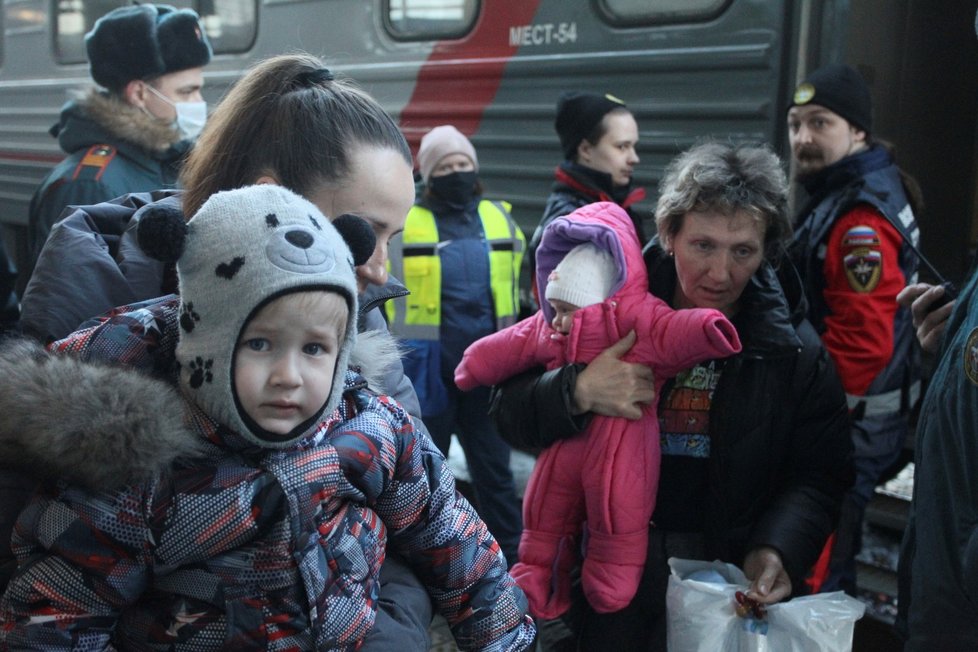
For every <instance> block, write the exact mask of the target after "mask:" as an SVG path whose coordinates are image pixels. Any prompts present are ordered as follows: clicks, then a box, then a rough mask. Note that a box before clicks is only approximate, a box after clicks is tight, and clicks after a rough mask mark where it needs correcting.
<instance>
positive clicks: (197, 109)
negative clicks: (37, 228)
mask: <svg viewBox="0 0 978 652" xmlns="http://www.w3.org/2000/svg"><path fill="white" fill-rule="evenodd" d="M146 88H148V89H149V90H151V91H153V95H155V96H156V97H158V98H160V99H161V100H163V101H164V102H166V103H167V104H169V105H170V106H172V107H173V110H174V111H176V112H177V119H176V120H175V121H174V126H175V127H176V128H177V131H178V132H180V135H181V136H183V137H184V138H189V139H194V138H196V137H197V136H199V135H200V132H201V130H202V129H203V128H204V123H205V122H207V102H204V101H203V100H202V101H200V102H174V101H173V100H171V99H170V98H168V97H167V96H166V95H164V94H163V93H161V92H159V91H158V90H156V89H155V88H153V87H152V86H150V85H149V84H146Z"/></svg>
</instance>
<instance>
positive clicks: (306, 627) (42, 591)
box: [0, 185, 535, 650]
mask: <svg viewBox="0 0 978 652" xmlns="http://www.w3.org/2000/svg"><path fill="white" fill-rule="evenodd" d="M334 225H335V227H334ZM139 228H140V240H141V241H143V242H144V243H145V244H146V247H147V249H148V250H151V251H154V252H155V253H156V255H158V256H159V257H162V258H164V259H171V260H172V259H175V260H176V266H177V273H178V275H179V281H180V301H181V307H180V310H181V314H180V336H179V341H178V342H177V344H176V358H177V360H178V363H179V371H178V375H179V391H180V393H181V394H182V400H181V398H180V397H179V396H178V395H177V394H176V393H175V392H174V391H173V389H172V387H171V385H170V384H169V383H166V382H164V381H161V380H156V379H151V378H148V377H146V376H144V375H142V374H139V373H137V372H134V371H131V370H124V369H119V368H114V367H98V366H95V365H92V364H85V363H83V362H81V361H79V360H78V359H75V358H71V357H68V356H53V355H49V354H47V353H45V352H44V351H43V350H41V349H39V348H37V347H32V346H30V345H28V344H24V343H18V344H15V345H9V346H7V347H6V348H4V349H3V350H0V371H2V372H6V375H4V376H3V378H4V380H2V381H0V383H7V384H8V387H2V386H0V395H2V397H0V408H5V409H9V410H11V412H8V413H7V414H8V417H9V418H7V419H5V423H4V424H2V425H0V453H5V455H4V459H9V460H16V461H17V463H19V464H21V465H23V466H24V467H25V470H28V469H30V468H31V467H32V466H33V467H35V468H37V469H43V473H44V474H45V475H46V477H47V478H49V479H51V480H58V481H59V482H57V483H54V482H51V483H47V484H45V485H44V486H45V487H46V489H45V490H43V491H41V492H39V493H38V494H37V496H36V497H35V498H34V499H33V500H32V502H31V503H30V505H29V506H28V508H27V510H26V511H25V512H24V514H23V516H22V518H21V520H20V521H19V524H18V528H17V535H16V537H15V539H16V543H15V549H16V550H17V551H18V559H19V560H20V562H21V563H20V566H19V568H18V570H17V571H16V572H15V574H14V576H13V578H12V580H11V582H10V584H9V586H8V589H7V591H6V593H5V594H4V596H3V599H2V601H0V618H2V620H3V622H5V623H8V624H9V627H5V628H3V630H2V631H0V647H10V648H11V649H21V648H27V647H45V648H46V649H58V648H64V649H69V648H73V646H76V645H77V644H78V643H79V642H80V641H84V642H85V645H86V647H92V648H93V649H96V648H97V649H102V648H105V647H110V646H114V647H117V648H120V649H128V648H140V649H142V648H149V647H168V648H172V649H185V650H210V649H214V650H217V649H229V648H242V649H243V648H248V649H274V650H280V649H281V650H285V649H296V650H299V649H301V650H312V649H316V650H353V649H357V648H358V647H359V645H360V644H361V643H362V641H363V639H364V637H365V636H366V635H367V634H368V633H369V632H370V629H371V627H372V626H373V623H374V618H375V616H376V603H377V601H378V599H379V598H381V597H382V596H380V595H379V589H380V583H379V580H378V574H379V570H380V566H381V563H382V561H383V560H384V557H385V554H386V551H387V549H388V547H390V549H391V550H396V551H397V552H398V553H400V554H401V555H402V556H403V557H404V558H405V559H406V560H407V562H408V563H409V564H410V566H411V567H412V569H413V570H414V571H415V573H417V575H418V577H419V578H420V579H421V580H422V582H423V583H424V584H425V585H426V586H427V588H428V590H429V593H430V595H431V596H432V599H433V600H434V602H435V605H436V607H437V608H438V610H439V611H440V612H441V613H442V614H443V615H444V616H445V617H446V619H447V620H448V622H449V623H451V624H452V631H453V634H454V635H455V637H456V640H457V641H458V643H459V645H460V646H462V648H463V649H473V650H474V649H499V650H504V649H505V650H522V649H524V648H526V647H527V646H529V645H530V644H531V643H532V641H533V638H534V635H535V628H534V626H533V622H532V620H530V618H529V616H527V615H526V611H527V603H526V598H525V597H524V595H523V594H522V592H521V591H520V589H519V588H518V587H517V586H516V585H515V583H514V581H513V579H512V578H511V577H510V576H509V575H508V574H507V573H506V564H505V561H504V559H503V557H502V556H501V554H500V552H499V546H498V544H497V543H496V542H495V540H494V539H493V538H492V536H491V535H490V534H489V532H488V530H487V529H486V527H485V525H484V523H483V522H482V521H481V520H480V519H479V517H478V515H477V514H476V512H475V511H474V510H473V508H472V507H471V506H470V505H469V504H468V502H466V501H465V499H464V498H462V497H461V496H460V495H459V494H458V493H457V492H456V491H455V485H454V479H453V477H452V475H451V472H450V470H449V468H448V466H447V464H445V460H444V458H443V457H442V456H441V454H440V453H439V452H438V450H437V449H436V448H435V446H434V445H433V444H432V443H431V441H430V439H429V438H428V437H426V436H425V435H424V434H423V433H421V432H419V431H416V430H415V428H414V426H413V423H412V421H411V418H410V417H409V416H408V415H407V413H406V412H405V411H404V409H403V408H402V407H401V406H400V405H399V404H398V403H397V402H396V401H394V400H393V399H391V398H389V397H387V396H381V395H377V394H375V393H373V392H371V391H370V390H369V389H368V388H367V386H368V382H367V381H365V379H364V377H363V376H362V375H361V374H360V373H358V372H357V371H355V370H354V369H351V368H350V365H353V366H354V367H355V368H359V366H358V360H360V359H377V358H383V357H384V355H396V349H395V348H393V347H389V348H388V349H387V353H386V354H385V353H383V352H381V351H379V349H378V347H377V346H376V345H375V343H373V342H369V341H368V342H364V340H363V336H361V341H360V342H358V341H357V333H356V317H355V316H356V314H357V286H356V280H355V276H354V266H355V265H356V264H359V263H362V262H363V261H364V260H366V258H367V257H369V255H370V252H372V251H373V248H374V244H373V235H372V232H371V230H370V228H369V227H368V226H367V225H366V224H365V223H364V222H363V221H362V220H360V219H359V218H356V217H352V216H343V217H340V218H339V219H337V220H334V221H333V222H332V223H331V222H330V221H329V220H328V219H327V218H325V217H324V216H323V215H322V214H321V213H320V212H319V211H318V210H317V209H316V207H315V206H314V205H313V204H311V203H309V202H308V201H306V200H305V199H303V198H301V197H299V196H298V195H295V194H293V193H291V192H290V191H288V190H285V189H284V188H281V187H278V186H272V185H263V186H253V187H249V188H243V189H239V190H232V191H228V192H222V193H218V194H216V195H214V196H213V197H211V199H209V200H208V201H207V202H206V203H205V204H204V205H203V206H202V207H201V209H200V211H199V212H198V213H197V214H196V215H195V216H194V217H193V218H192V219H191V220H190V221H189V222H188V223H186V224H184V222H183V220H182V218H181V217H180V216H179V215H178V214H176V213H168V212H165V211H164V210H163V209H161V211H160V212H159V213H157V214H153V215H147V216H145V217H144V218H143V219H142V220H141V222H140V227H139ZM344 237H345V239H346V241H344ZM347 243H350V246H349V247H348V245H347ZM154 245H155V246H154ZM351 249H352V252H351ZM364 345H367V346H368V350H367V351H360V350H359V349H361V348H362V347H363V346H364ZM14 387H16V388H17V391H16V392H15V391H10V392H8V391H4V390H5V389H8V388H11V389H12V388H14ZM8 396H10V397H11V398H4V397H8ZM56 401H61V402H69V401H70V402H72V403H73V405H72V407H73V409H72V410H70V411H66V412H67V413H68V414H67V415H61V416H64V417H65V418H66V419H67V422H62V423H60V424H57V427H44V426H43V424H42V423H40V422H39V419H38V414H39V413H43V412H44V411H45V410H46V409H48V406H49V405H50V404H51V403H54V402H56ZM107 404H108V405H107ZM85 406H93V407H92V409H82V408H83V407H85ZM51 425H52V426H54V424H51ZM52 457H54V458H55V459H52ZM27 560H30V563H29V564H28V563H25V562H26V561H27ZM42 587H43V588H42ZM42 615H43V617H41V616H42Z"/></svg>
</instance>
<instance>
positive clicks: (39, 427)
mask: <svg viewBox="0 0 978 652" xmlns="http://www.w3.org/2000/svg"><path fill="white" fill-rule="evenodd" d="M398 355H399V352H398V349H397V345H396V343H395V341H394V339H393V338H392V337H391V336H390V335H389V334H386V333H380V332H376V331H374V332H369V333H363V334H361V335H360V337H359V338H358V340H357V346H356V348H355V349H354V350H353V352H351V359H350V362H351V368H353V369H355V370H356V371H357V372H359V374H360V375H361V376H363V379H364V380H365V381H366V383H367V385H368V386H369V387H370V388H371V389H373V390H374V391H376V392H378V393H383V392H384V391H385V390H384V388H383V387H381V386H380V385H378V383H379V379H380V378H382V377H383V374H384V372H385V371H386V370H387V369H388V368H389V367H390V366H391V365H393V364H396V363H397V361H398ZM357 384H358V385H359V384H360V383H357ZM185 412H186V410H185V403H184V400H183V398H182V397H181V396H180V394H179V392H178V390H177V388H176V386H174V385H171V384H169V383H167V382H165V381H163V380H158V379H155V378H151V377H149V376H147V375H145V374H144V373H141V372H139V371H135V370H132V369H127V368H123V367H119V366H113V365H108V364H99V363H94V362H83V361H81V360H79V359H77V358H75V357H72V356H70V355H55V354H51V353H48V352H47V351H46V350H45V349H44V348H43V347H41V346H40V345H39V344H36V343H34V342H33V341H29V340H7V341H6V342H4V343H3V345H2V346H0V414H2V415H3V417H2V418H0V466H2V467H5V468H10V469H14V470H17V471H20V472H23V473H25V474H27V475H28V476H31V477H34V478H37V479H62V480H65V481H67V482H70V483H73V484H79V485H82V486H85V487H88V488H91V489H111V488H115V487H120V486H123V485H125V484H129V483H132V482H139V481H142V480H145V479H149V478H152V477H155V476H157V475H159V474H161V473H164V472H165V471H166V470H167V469H168V468H170V467H171V465H172V464H173V463H174V462H175V461H176V460H178V459H181V458H183V459H187V458H193V457H197V456H200V455H203V454H204V453H205V446H206V445H205V443H204V442H203V441H202V439H201V438H200V437H199V436H198V435H197V434H195V433H194V432H193V431H192V430H191V428H190V427H188V426H187V425H186V424H185V418H184V417H185Z"/></svg>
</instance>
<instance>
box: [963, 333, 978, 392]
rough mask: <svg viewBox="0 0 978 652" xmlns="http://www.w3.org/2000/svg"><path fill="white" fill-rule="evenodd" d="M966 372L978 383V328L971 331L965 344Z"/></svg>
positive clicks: (973, 381) (970, 378) (969, 378)
mask: <svg viewBox="0 0 978 652" xmlns="http://www.w3.org/2000/svg"><path fill="white" fill-rule="evenodd" d="M964 374H965V375H966V376H967V377H968V380H970V381H971V382H972V384H974V385H978V328H976V329H974V330H972V331H971V334H970V335H968V341H967V342H966V343H965V345H964Z"/></svg>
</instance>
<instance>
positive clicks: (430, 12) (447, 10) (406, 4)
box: [384, 0, 479, 41]
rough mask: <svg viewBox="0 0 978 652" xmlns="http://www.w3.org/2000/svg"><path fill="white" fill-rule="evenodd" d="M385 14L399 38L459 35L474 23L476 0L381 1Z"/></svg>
mask: <svg viewBox="0 0 978 652" xmlns="http://www.w3.org/2000/svg"><path fill="white" fill-rule="evenodd" d="M384 15H385V17H386V21H385V22H386V25H387V31H388V32H389V33H390V35H391V36H392V37H394V38H396V39H398V40H401V41H431V40H435V39H444V38H459V37H461V36H464V35H465V34H467V33H468V32H469V31H470V30H471V29H472V27H473V25H475V19H476V17H477V16H478V15H479V0H384Z"/></svg>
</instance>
